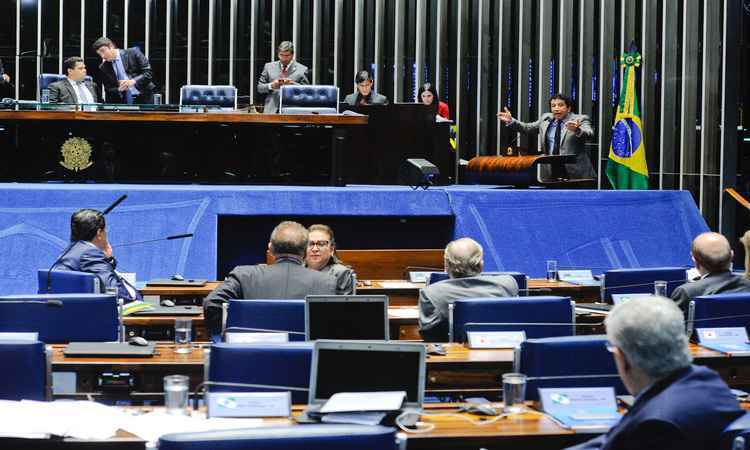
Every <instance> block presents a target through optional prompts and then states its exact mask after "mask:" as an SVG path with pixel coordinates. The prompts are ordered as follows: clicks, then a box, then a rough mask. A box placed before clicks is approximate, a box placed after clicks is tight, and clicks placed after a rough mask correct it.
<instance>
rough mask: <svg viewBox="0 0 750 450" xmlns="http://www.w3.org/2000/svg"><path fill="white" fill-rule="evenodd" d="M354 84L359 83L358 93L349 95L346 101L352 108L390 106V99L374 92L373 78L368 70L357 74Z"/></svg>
mask: <svg viewBox="0 0 750 450" xmlns="http://www.w3.org/2000/svg"><path fill="white" fill-rule="evenodd" d="M354 82H355V83H357V92H353V93H351V94H349V95H347V96H346V98H345V99H344V101H345V102H346V103H348V104H350V105H352V106H356V105H387V104H388V97H386V96H385V95H380V94H378V93H377V92H375V91H373V90H372V77H370V73H369V72H367V71H366V70H360V71H359V72H357V76H356V77H354Z"/></svg>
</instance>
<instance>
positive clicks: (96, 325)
mask: <svg viewBox="0 0 750 450" xmlns="http://www.w3.org/2000/svg"><path fill="white" fill-rule="evenodd" d="M29 301H30V302H38V303H30V302H29ZM47 301H50V303H48V304H44V302H47ZM53 301H58V302H61V303H62V305H61V306H55V305H56V304H57V302H53ZM16 302H26V303H16ZM3 303H6V304H3ZM117 324H118V319H117V300H116V299H115V295H106V294H30V295H7V296H3V297H0V331H5V332H22V331H28V332H38V333H39V340H40V341H42V342H44V343H47V344H52V343H65V342H72V341H75V342H105V341H115V340H117Z"/></svg>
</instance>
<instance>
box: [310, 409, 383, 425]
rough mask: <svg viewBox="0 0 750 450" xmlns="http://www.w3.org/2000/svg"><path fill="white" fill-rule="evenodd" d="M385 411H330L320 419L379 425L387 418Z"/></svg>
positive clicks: (329, 421) (327, 421)
mask: <svg viewBox="0 0 750 450" xmlns="http://www.w3.org/2000/svg"><path fill="white" fill-rule="evenodd" d="M385 416H386V413H384V412H376V411H370V412H349V413H330V414H326V415H324V416H323V417H322V418H321V419H320V421H321V422H324V423H351V424H355V425H378V424H379V423H380V422H382V421H383V419H384V418H385Z"/></svg>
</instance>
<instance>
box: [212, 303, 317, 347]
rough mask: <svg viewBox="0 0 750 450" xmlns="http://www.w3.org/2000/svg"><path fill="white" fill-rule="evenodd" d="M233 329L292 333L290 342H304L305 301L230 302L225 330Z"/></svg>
mask: <svg viewBox="0 0 750 450" xmlns="http://www.w3.org/2000/svg"><path fill="white" fill-rule="evenodd" d="M233 327H239V328H256V329H260V330H269V331H272V330H274V331H280V332H293V333H289V340H290V341H304V340H305V301H304V300H230V301H229V309H228V310H227V324H226V328H227V330H228V331H231V328H233ZM238 331H242V330H238Z"/></svg>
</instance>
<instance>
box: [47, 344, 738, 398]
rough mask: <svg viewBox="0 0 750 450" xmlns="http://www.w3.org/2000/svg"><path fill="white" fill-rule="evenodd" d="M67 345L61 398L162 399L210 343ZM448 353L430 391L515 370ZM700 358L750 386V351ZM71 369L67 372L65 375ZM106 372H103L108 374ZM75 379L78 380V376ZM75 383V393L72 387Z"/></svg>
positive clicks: (194, 374)
mask: <svg viewBox="0 0 750 450" xmlns="http://www.w3.org/2000/svg"><path fill="white" fill-rule="evenodd" d="M64 347H65V346H63V345H53V346H52V349H53V354H52V371H53V376H54V377H55V380H56V381H57V380H60V379H63V378H64V379H66V380H67V382H68V384H67V386H68V388H67V389H66V391H67V393H64V392H60V391H58V393H57V395H58V396H61V397H81V396H85V395H86V394H90V395H92V396H93V397H108V398H128V399H131V400H133V401H134V402H139V401H148V400H157V401H158V400H160V397H161V395H162V392H163V386H162V385H163V377H164V376H165V375H174V374H182V375H187V376H189V377H190V385H191V390H192V389H195V388H196V387H197V386H198V384H200V383H201V382H202V381H203V380H204V366H205V364H204V362H205V358H206V357H207V355H208V351H207V349H208V348H209V347H208V346H207V345H200V344H197V345H195V346H194V349H193V351H192V352H191V353H189V354H177V353H175V352H174V346H173V345H171V344H159V345H157V354H156V355H155V356H153V357H150V358H99V357H97V358H92V357H66V356H65V355H64V354H63V349H64ZM445 348H446V353H447V354H446V355H444V356H441V355H429V356H428V357H427V376H426V393H427V395H433V396H434V395H437V396H442V395H452V396H455V395H467V396H471V395H485V396H490V397H493V396H497V395H498V394H499V392H500V390H501V389H500V388H501V386H500V379H501V376H502V374H503V373H508V372H512V371H513V350H512V349H497V350H478V349H468V348H466V347H465V346H463V345H461V344H446V346H445ZM690 350H691V352H692V355H693V358H694V359H695V363H696V364H699V365H704V366H707V367H710V368H712V369H714V370H716V371H717V372H719V374H720V375H721V377H722V378H723V379H724V380H725V381H726V382H727V384H729V385H730V386H731V387H736V388H747V386H750V356H728V355H726V354H723V353H719V352H715V351H712V350H708V349H704V348H702V347H699V346H697V345H691V347H690ZM60 373H66V375H60ZM103 374H104V375H103ZM73 378H74V380H73ZM73 385H75V392H71V391H72V386H73Z"/></svg>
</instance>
